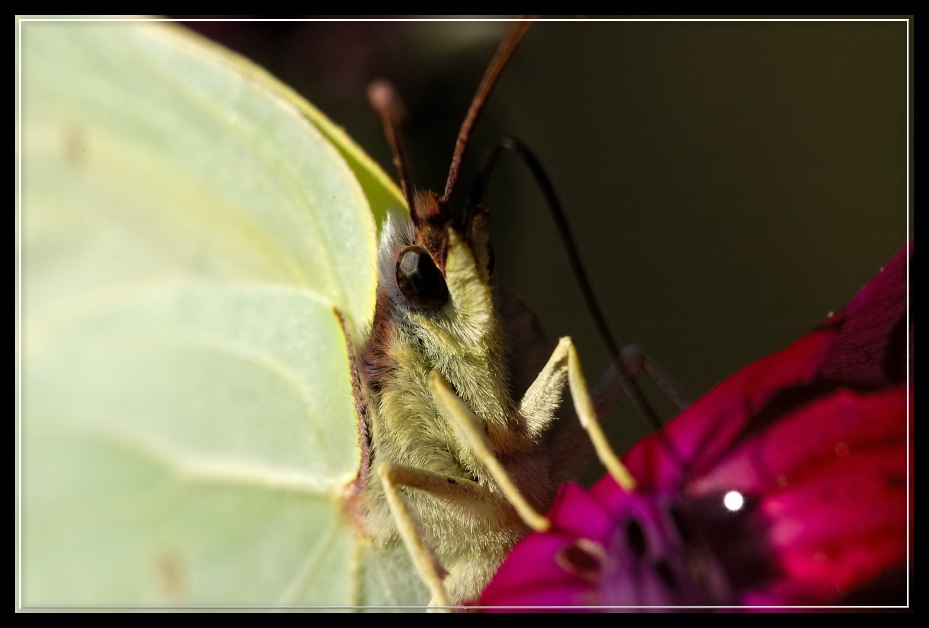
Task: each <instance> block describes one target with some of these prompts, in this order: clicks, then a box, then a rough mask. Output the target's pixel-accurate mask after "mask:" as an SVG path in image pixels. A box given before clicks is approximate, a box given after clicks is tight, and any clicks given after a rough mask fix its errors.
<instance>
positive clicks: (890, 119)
mask: <svg viewBox="0 0 929 628" xmlns="http://www.w3.org/2000/svg"><path fill="white" fill-rule="evenodd" d="M193 26H195V27H196V28H197V29H198V30H200V31H201V32H204V33H207V34H209V35H210V36H212V37H215V38H216V39H218V40H220V41H223V42H224V43H226V44H227V45H229V46H231V47H233V48H235V49H238V50H240V51H241V52H244V53H245V54H247V55H249V56H251V57H252V58H254V59H255V60H256V61H258V62H259V63H260V64H261V65H263V66H265V67H266V68H267V69H269V70H270V71H271V72H272V73H274V74H275V75H277V76H278V77H279V78H280V79H282V80H283V81H284V82H286V83H288V84H289V85H291V86H292V87H294V88H296V89H297V90H298V91H300V92H302V93H303V94H304V95H305V96H306V97H307V98H308V99H309V100H310V101H311V102H313V103H314V104H316V105H317V106H318V107H319V108H320V109H322V110H323V111H324V112H325V113H326V114H328V115H329V116H330V117H331V118H332V119H333V120H334V121H336V122H337V123H339V124H341V125H344V126H345V127H346V129H347V130H348V132H349V134H350V135H351V136H352V137H354V138H355V139H356V141H358V143H359V144H360V145H361V146H362V147H364V148H365V149H366V150H367V151H368V152H369V153H370V154H371V155H372V156H374V157H375V158H376V159H378V160H379V161H380V162H381V163H382V165H384V167H385V169H386V170H387V172H388V173H390V174H391V175H393V174H394V170H393V166H392V165H391V162H390V155H389V152H388V150H387V147H386V143H385V141H384V139H383V133H382V131H381V129H380V126H379V122H378V120H377V118H376V116H375V115H374V114H373V113H372V111H371V110H370V109H369V108H368V105H367V102H366V100H365V95H364V89H365V85H366V83H367V82H368V81H369V80H371V79H373V78H375V77H385V78H388V79H390V80H391V81H393V82H394V83H395V85H396V86H397V89H398V91H399V93H400V94H401V96H402V97H403V98H404V100H405V102H406V105H407V108H408V138H409V152H410V157H411V159H412V161H413V171H414V175H415V177H416V181H417V184H418V185H419V186H422V187H429V188H433V189H441V187H442V186H443V185H444V180H445V174H446V171H447V167H448V163H449V158H450V156H451V151H452V147H453V144H454V139H455V135H456V133H457V129H458V125H459V124H460V123H461V120H462V118H463V116H464V112H465V110H466V109H467V106H468V103H469V101H470V99H471V97H472V95H473V93H474V91H475V88H476V86H477V84H478V82H479V81H480V78H481V74H482V72H483V70H484V68H485V66H486V64H487V62H488V60H489V59H490V57H491V55H492V53H493V50H494V48H495V47H496V44H497V42H498V41H499V39H500V37H501V35H502V32H503V30H504V28H505V25H504V24H500V23H489V22H484V23H423V22H418V23H408V22H407V23H383V22H372V23H358V22H355V23H332V22H327V23H318V22H316V23H306V22H304V23H298V24H292V23H257V24H256V23H248V24H243V23H233V24H230V23H211V24H204V23H200V24H196V25H193ZM907 27H908V25H907V23H905V22H773V21H769V22H719V21H715V22H712V21H699V22H587V21H583V22H578V21H567V22H547V23H540V24H537V25H535V26H533V28H532V29H530V31H529V34H528V35H527V37H526V39H525V40H524V42H523V44H522V45H521V47H520V49H519V50H518V52H517V54H516V56H515V58H514V59H513V61H512V63H511V65H510V66H509V67H508V68H507V70H506V72H505V73H504V75H503V78H502V80H501V82H500V84H499V86H498V89H497V91H496V92H495V93H494V95H493V97H492V99H491V101H490V104H489V107H488V110H487V112H486V115H485V117H484V119H483V120H482V122H481V124H480V125H479V128H478V132H477V133H476V135H475V137H474V140H473V149H472V152H471V154H470V157H471V160H470V162H469V163H470V164H471V165H473V164H474V163H476V162H478V161H479V158H480V156H481V155H482V154H483V152H484V150H485V149H486V148H488V147H489V146H490V145H491V143H492V142H493V141H494V140H495V139H496V138H497V137H499V136H501V135H503V134H510V135H514V136H516V137H518V138H520V139H521V140H523V141H524V142H525V143H527V144H528V145H529V146H530V147H531V148H532V149H533V150H534V151H535V152H536V154H537V155H538V156H539V157H540V159H541V160H542V162H543V163H544V165H545V167H546V168H547V170H548V172H549V174H550V177H551V179H552V182H553V184H554V185H555V187H556V188H557V189H558V190H559V192H560V195H561V197H562V200H563V202H564V205H565V207H566V211H567V213H568V215H569V220H570V221H571V224H572V225H573V228H574V230H575V233H576V236H577V239H578V241H579V243H580V245H581V249H582V253H583V256H584V259H585V262H586V264H587V266H588V268H589V269H590V273H591V275H592V281H593V283H594V286H595V288H596V290H597V291H598V293H599V296H600V298H601V300H602V301H603V303H604V308H605V310H606V313H607V317H608V319H609V320H610V321H611V324H612V326H613V330H614V332H615V334H616V335H617V337H618V340H619V342H620V344H628V343H632V342H634V343H637V344H639V345H641V346H642V347H643V348H644V349H645V350H646V351H647V352H648V353H649V354H650V355H651V356H653V357H654V358H655V359H656V360H657V361H658V362H659V363H660V364H662V365H663V366H664V367H665V368H666V369H667V370H668V371H669V372H670V373H671V374H672V375H673V376H674V377H675V378H676V379H677V380H678V382H679V383H680V384H681V385H682V386H683V387H684V389H685V390H686V391H688V392H689V393H690V394H691V395H692V396H694V397H697V396H699V395H701V394H703V393H704V392H706V391H707V390H708V389H709V388H710V387H711V386H713V385H714V384H715V383H717V382H719V381H721V380H722V379H723V378H725V377H726V376H728V375H730V374H731V373H732V372H734V371H735V370H737V369H739V368H740V367H742V366H745V365H747V364H748V363H750V362H752V361H754V360H756V359H758V358H760V357H762V356H764V355H766V354H768V353H770V352H773V351H776V350H778V349H780V348H782V347H784V346H785V345H787V344H788V343H790V342H791V341H792V340H794V339H796V338H797V337H799V336H800V335H801V334H803V333H804V332H805V331H807V330H809V329H810V328H811V327H812V326H814V325H816V324H817V323H818V322H819V321H821V320H822V319H823V318H824V317H825V316H826V314H827V312H828V311H829V310H831V309H838V308H840V307H841V306H843V305H844V304H845V303H846V302H848V300H849V299H850V298H851V297H852V296H854V294H855V293H856V291H857V290H858V289H859V288H860V287H862V286H863V285H864V284H865V283H866V282H867V281H868V280H869V279H870V278H871V277H872V276H873V275H874V274H875V273H876V272H877V270H878V268H879V267H880V266H881V265H882V264H883V263H885V262H886V261H887V260H889V259H890V257H891V256H892V255H893V254H894V253H896V252H897V251H898V250H899V249H900V248H901V247H902V246H903V245H904V243H905V242H906V225H907V217H908V212H907V206H906V203H907V197H906V187H907V159H906V151H907V127H906V116H907V107H906V99H907V74H906V68H907V45H906V31H907ZM502 166H503V167H501V168H499V169H498V174H497V175H496V177H495V179H494V180H493V181H492V182H491V186H490V189H489V192H488V195H487V197H486V203H487V204H488V205H489V207H490V208H491V212H492V215H493V221H494V222H493V227H494V246H495V251H496V255H497V269H498V272H499V273H500V275H501V276H503V277H504V278H506V279H507V280H508V281H509V283H510V284H511V285H513V286H515V287H516V289H517V290H518V292H520V293H521V294H522V295H523V296H524V298H525V299H526V300H527V301H528V302H529V303H530V305H532V306H533V308H534V309H535V310H536V311H537V312H538V313H539V314H540V316H541V318H542V320H543V323H544V325H545V327H546V329H547V330H548V332H549V333H550V334H551V335H552V336H553V337H557V336H560V335H571V336H572V337H574V339H575V340H576V342H577V343H578V345H579V347H580V350H581V355H582V358H583V359H584V362H585V370H586V372H587V375H588V379H590V380H592V381H596V379H597V377H598V376H599V374H600V373H601V372H602V370H603V368H604V367H605V363H606V361H605V356H604V354H603V352H602V351H601V349H600V348H599V345H598V341H597V339H596V337H595V335H594V334H593V330H592V326H591V325H590V323H589V319H588V318H587V314H586V311H585V310H584V309H583V305H582V304H581V302H580V300H579V297H578V292H577V290H576V289H575V287H574V280H573V278H572V276H571V274H570V271H569V269H568V266H567V264H566V263H565V261H564V256H563V254H562V249H561V247H560V245H559V243H558V240H557V236H556V234H555V232H554V229H553V227H552V223H551V220H550V218H549V216H548V214H547V210H546V208H545V206H544V204H543V203H542V199H541V196H540V195H539V193H538V190H537V188H536V186H535V185H534V183H532V181H531V179H530V177H529V176H528V175H527V174H526V172H525V170H524V169H523V168H522V167H521V166H520V165H519V164H518V163H517V162H516V160H515V159H510V160H507V161H506V162H505V163H504V164H502ZM469 172H471V170H466V171H465V175H464V181H463V183H464V184H468V183H469V182H470V180H471V176H469ZM346 263H352V262H351V256H350V254H347V255H346ZM611 422H612V423H613V427H614V432H615V434H614V439H615V441H616V443H617V447H618V448H619V449H620V450H624V449H625V448H626V447H627V446H628V445H629V444H630V443H631V442H632V441H633V440H634V439H635V438H637V437H638V436H640V435H642V434H643V433H644V431H645V427H644V425H643V424H642V422H641V421H639V420H638V419H637V418H635V417H634V415H633V414H632V411H631V410H630V409H628V408H625V407H624V408H620V410H619V412H618V413H617V414H616V416H614V417H612V418H611Z"/></svg>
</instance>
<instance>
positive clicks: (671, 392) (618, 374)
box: [593, 345, 690, 416]
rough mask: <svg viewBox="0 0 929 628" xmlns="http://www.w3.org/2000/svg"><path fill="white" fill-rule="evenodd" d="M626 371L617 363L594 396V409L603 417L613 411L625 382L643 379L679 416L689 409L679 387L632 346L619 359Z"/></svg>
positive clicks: (612, 366) (612, 365)
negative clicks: (657, 391) (606, 411)
mask: <svg viewBox="0 0 929 628" xmlns="http://www.w3.org/2000/svg"><path fill="white" fill-rule="evenodd" d="M619 359H620V360H621V361H622V364H623V367H624V368H620V365H618V364H616V363H615V362H614V363H612V364H610V366H609V367H607V370H606V372H605V373H604V374H603V377H601V378H600V382H599V383H598V384H597V388H596V390H595V392H594V395H593V396H594V399H595V401H594V405H595V406H596V408H597V410H598V412H599V413H600V415H601V416H602V415H603V414H604V411H605V410H606V409H608V408H611V407H612V406H613V404H614V403H615V402H616V398H617V397H618V396H619V394H620V391H621V390H622V385H623V380H624V378H634V377H637V376H639V375H644V376H645V377H646V378H648V379H649V380H650V381H651V382H652V383H653V384H654V385H655V387H656V388H657V389H658V390H659V391H660V392H661V393H662V394H663V395H664V396H665V398H666V399H667V400H668V401H670V402H671V404H672V405H673V406H674V407H675V408H676V409H677V411H678V412H682V411H683V410H685V409H686V408H687V406H689V405H690V399H689V398H688V397H687V395H686V394H685V393H684V391H683V390H682V389H681V387H680V386H678V385H677V383H676V382H675V381H674V380H673V379H671V377H670V376H669V375H668V374H667V373H666V372H665V371H664V370H663V369H662V368H661V367H660V366H658V364H657V363H655V361H654V360H652V359H651V358H649V357H648V356H647V355H645V353H643V352H642V349H640V348H639V347H638V346H636V345H629V346H628V347H625V348H624V349H623V350H622V354H621V355H620V358H619Z"/></svg>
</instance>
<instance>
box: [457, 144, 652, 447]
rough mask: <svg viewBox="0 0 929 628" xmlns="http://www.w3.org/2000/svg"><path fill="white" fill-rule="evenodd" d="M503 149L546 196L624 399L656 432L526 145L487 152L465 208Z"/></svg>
mask: <svg viewBox="0 0 929 628" xmlns="http://www.w3.org/2000/svg"><path fill="white" fill-rule="evenodd" d="M503 150H510V151H512V152H514V153H515V154H516V155H518V156H519V157H520V158H521V159H522V160H523V163H525V164H526V167H527V168H529V171H530V172H531V173H532V175H533V177H535V180H536V183H538V185H539V188H540V189H541V191H542V195H543V196H544V197H545V201H546V204H547V205H548V207H549V210H550V211H551V213H552V218H553V219H554V221H555V225H556V228H557V229H556V230H557V231H558V234H559V236H561V241H562V244H563V246H564V249H565V253H566V254H567V256H568V262H569V263H570V265H571V271H572V272H573V273H574V277H575V279H576V280H577V284H578V288H579V289H580V291H581V296H582V298H583V299H584V303H585V304H586V305H587V311H588V312H589V313H590V316H591V318H592V319H593V323H594V327H595V328H596V330H597V334H598V335H599V336H600V342H601V343H602V344H603V346H604V347H605V349H606V352H607V355H608V356H609V358H610V361H611V362H612V363H613V364H614V365H615V366H616V369H617V371H618V374H619V382H620V385H621V386H622V388H623V391H624V392H625V393H626V396H627V397H628V398H629V399H630V401H632V404H633V405H634V406H635V408H636V410H637V411H638V412H639V414H640V415H641V416H642V417H643V418H644V419H645V422H646V423H647V424H648V426H649V428H650V429H652V430H653V431H656V432H657V431H658V430H659V429H660V428H661V420H660V419H659V418H658V414H657V413H656V412H655V410H654V409H653V408H652V406H651V404H649V403H648V400H647V399H646V398H645V395H644V394H643V392H642V389H641V388H640V387H639V385H638V383H637V382H636V381H635V378H634V377H632V374H631V373H630V372H629V368H628V366H627V365H626V361H625V360H624V359H623V356H622V355H621V354H620V351H619V347H618V345H617V344H616V341H615V340H614V338H613V333H612V332H611V331H610V327H609V325H607V323H606V318H605V317H604V316H603V310H602V309H601V308H600V304H599V302H598V301H597V297H596V295H595V294H594V290H593V287H592V286H591V285H590V280H589V279H588V274H587V271H586V270H585V269H584V264H583V262H582V261H581V256H580V253H579V252H578V248H577V244H576V242H575V240H574V236H573V235H572V233H571V227H570V225H569V224H568V220H567V218H566V217H565V213H564V210H563V209H562V206H561V201H560V200H559V199H558V195H557V194H556V193H555V188H554V187H553V186H552V184H551V181H550V180H549V178H548V175H547V174H546V173H545V169H544V168H542V163H541V162H540V161H539V160H538V158H536V156H535V155H533V154H532V151H530V150H529V149H528V148H527V147H526V145H525V144H523V143H522V142H520V141H519V140H517V139H515V138H512V137H502V138H500V140H499V141H498V142H497V144H496V146H494V148H493V149H492V150H491V151H490V152H489V153H488V155H487V158H486V159H485V161H484V163H483V164H482V165H481V170H480V174H479V175H478V177H477V179H475V181H474V185H473V186H472V188H471V197H470V198H469V199H468V205H467V206H468V207H470V206H471V204H472V203H476V202H477V199H480V198H481V197H482V196H483V194H484V189H485V188H486V187H487V181H488V180H489V179H490V173H491V172H492V171H493V168H494V166H495V165H496V163H497V160H498V158H499V157H500V153H501V151H503Z"/></svg>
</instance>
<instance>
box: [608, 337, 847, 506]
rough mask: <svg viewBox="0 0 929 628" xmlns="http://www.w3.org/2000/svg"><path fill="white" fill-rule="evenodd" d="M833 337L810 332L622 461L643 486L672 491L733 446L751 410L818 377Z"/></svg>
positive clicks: (746, 370)
mask: <svg viewBox="0 0 929 628" xmlns="http://www.w3.org/2000/svg"><path fill="white" fill-rule="evenodd" d="M829 341H830V336H829V334H827V333H822V332H821V333H811V334H807V335H806V336H804V337H803V338H801V339H800V340H798V341H796V342H795V343H794V344H792V345H790V346H789V347H788V348H787V349H784V350H783V351H780V352H778V353H775V354H773V355H771V356H769V357H767V358H765V359H764V360H760V361H759V362H756V363H754V364H752V365H751V366H748V367H746V368H744V369H742V370H741V371H739V372H738V373H736V374H735V375H733V376H732V377H730V378H729V379H727V380H725V381H724V382H723V383H721V384H719V385H718V386H716V387H715V388H713V389H712V390H711V391H710V392H709V393H707V394H706V396H704V397H702V398H701V399H699V400H698V401H697V402H696V403H694V404H693V405H692V406H691V407H689V408H688V409H687V410H685V411H684V412H683V413H681V414H680V415H679V416H678V417H676V418H675V419H674V421H673V427H672V425H671V424H669V425H668V427H667V428H666V429H664V430H662V432H660V433H658V434H653V435H651V436H648V437H646V438H644V439H642V440H641V441H639V442H638V443H637V444H636V445H635V446H634V447H633V448H632V449H631V450H630V451H629V453H628V454H627V455H626V456H625V457H624V459H623V462H624V463H625V464H626V466H627V467H628V468H629V470H630V471H631V472H632V475H633V476H634V477H635V478H636V480H637V481H638V482H639V484H640V485H641V486H642V487H645V488H657V487H661V488H665V489H669V490H670V489H671V488H672V487H674V486H675V485H676V484H677V482H678V481H679V478H680V475H681V473H683V472H684V471H688V472H689V473H693V474H700V472H701V470H704V469H703V468H704V467H706V466H707V465H708V464H712V463H714V462H715V461H716V460H717V459H718V457H719V456H720V455H721V454H722V453H723V452H724V451H725V450H726V449H728V448H729V447H731V445H732V442H733V440H734V439H735V438H736V437H737V436H738V435H739V434H741V433H742V432H743V431H744V430H745V428H746V425H747V424H748V422H749V420H750V418H751V417H752V416H753V414H755V413H756V412H758V411H759V410H760V409H761V408H762V406H764V405H765V404H766V403H767V402H768V401H770V399H771V398H772V397H773V396H774V395H775V394H776V393H777V392H779V391H781V390H783V389H784V388H786V387H789V386H795V385H799V384H803V383H807V382H809V381H811V380H812V379H813V378H814V377H815V375H816V369H817V368H818V366H819V364H820V363H821V362H822V359H823V357H824V356H825V354H826V351H827V350H828V349H829ZM672 451H673V452H674V453H673V454H672ZM682 463H685V464H687V465H688V468H687V469H685V468H684V467H683V466H682ZM690 465H693V466H690Z"/></svg>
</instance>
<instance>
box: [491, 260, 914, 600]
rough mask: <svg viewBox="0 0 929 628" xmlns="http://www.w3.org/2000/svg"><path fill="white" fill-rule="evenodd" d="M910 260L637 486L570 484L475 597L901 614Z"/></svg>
mask: <svg viewBox="0 0 929 628" xmlns="http://www.w3.org/2000/svg"><path fill="white" fill-rule="evenodd" d="M911 255H912V244H910V246H908V247H905V248H904V250H902V251H900V252H899V253H898V254H897V255H896V256H895V257H894V258H893V259H892V260H891V261H890V262H889V263H888V264H887V265H886V266H885V267H884V268H882V269H881V272H880V274H879V275H878V276H877V277H875V278H874V279H873V280H872V281H871V282H870V283H869V284H868V285H867V286H865V288H863V289H862V290H861V292H860V293H859V294H858V295H857V296H856V297H855V298H854V299H853V300H852V302H851V303H850V304H849V305H848V306H847V307H846V308H844V309H843V310H842V311H840V312H839V313H837V314H835V315H832V316H830V317H829V319H828V320H826V321H825V322H823V324H821V325H820V326H818V327H817V328H816V329H814V330H813V331H812V332H810V333H809V334H807V335H805V336H803V337H802V338H800V339H799V340H797V341H796V342H794V343H793V344H791V345H790V346H789V347H787V348H785V349H783V350H782V351H780V352H778V353H775V354H773V355H771V356H768V357H766V358H763V359H761V360H759V361H757V362H755V363H753V364H751V365H750V366H748V367H745V368H744V369H742V370H741V371H739V372H738V373H736V374H735V375H733V376H732V377H730V378H728V379H726V380H724V381H723V382H722V383H721V384H719V385H718V386H717V387H715V388H714V389H713V390H711V391H710V392H709V393H707V395H706V396H704V397H703V398H701V399H700V400H699V401H697V402H696V403H694V404H693V405H692V406H690V407H689V408H687V409H686V410H685V411H684V412H682V413H681V414H680V415H679V416H678V417H676V418H675V419H674V420H673V421H671V422H670V423H669V424H668V425H667V426H666V427H665V428H664V429H663V430H662V431H661V432H659V433H657V434H655V435H653V436H651V437H649V438H646V439H643V440H642V441H640V442H639V443H637V444H636V445H635V446H634V447H633V448H632V449H631V450H630V451H629V452H628V454H627V455H626V456H625V457H624V462H625V465H626V467H627V468H628V470H629V472H630V473H631V475H632V476H633V477H634V478H635V484H636V485H635V487H634V488H630V487H623V486H621V484H617V481H614V479H613V477H611V476H607V477H606V478H604V479H603V480H601V481H600V482H599V483H598V484H596V485H595V486H594V487H593V488H592V489H591V491H590V492H589V493H588V492H585V491H584V490H583V489H581V488H580V487H578V486H576V485H566V486H565V487H564V489H563V491H562V493H561V494H560V495H559V499H558V501H557V502H556V505H555V506H554V508H553V511H552V513H550V515H549V516H550V518H551V519H552V521H553V530H552V531H551V532H547V533H542V534H534V535H531V536H530V537H528V538H526V539H524V540H523V541H522V542H521V543H520V544H519V545H518V546H517V547H516V548H515V549H514V550H513V552H512V553H511V554H510V556H509V557H508V558H507V561H506V562H505V563H504V564H503V566H502V567H501V568H500V570H499V571H498V572H497V574H496V575H495V577H494V579H493V580H492V581H491V583H490V584H489V585H488V587H487V588H486V589H485V591H484V592H483V593H482V595H481V597H480V599H479V600H477V601H476V604H478V605H481V606H486V607H490V608H496V607H503V608H506V607H520V606H530V607H540V606H541V607H545V606H549V607H556V608H570V607H589V608H597V607H601V608H611V607H612V608H649V607H652V608H673V607H681V606H691V607H693V606H698V607H712V606H717V607H720V606H725V607H734V606H750V607H761V608H771V607H803V606H815V605H833V606H835V605H842V606H846V605H847V606H853V605H865V606H875V605H880V606H897V607H900V606H903V605H905V604H906V603H907V602H908V599H909V597H908V593H907V589H906V585H907V573H908V572H909V573H910V574H912V562H911V561H912V554H911V551H912V550H911V549H909V548H911V546H912V541H911V538H910V537H909V535H910V534H911V530H912V527H911V526H912V516H913V515H912V513H913V493H912V488H911V487H912V481H913V477H912V466H911V463H910V456H911V455H912V450H911V447H912V445H911V442H912V441H911V440H909V439H910V436H909V435H910V434H911V432H912V429H913V415H912V401H913V398H912V391H913V388H912V385H913V380H912V370H911V368H912V367H911V365H912V360H913V344H912V327H911V326H910V325H911V324H912V323H911V322H910V320H911V319H910V317H909V316H908V312H907V302H908V299H907V277H908V271H907V267H908V265H909V263H910V259H911ZM908 450H909V451H908ZM908 565H909V569H907V566H908Z"/></svg>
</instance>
